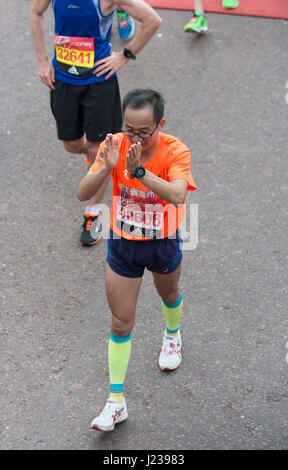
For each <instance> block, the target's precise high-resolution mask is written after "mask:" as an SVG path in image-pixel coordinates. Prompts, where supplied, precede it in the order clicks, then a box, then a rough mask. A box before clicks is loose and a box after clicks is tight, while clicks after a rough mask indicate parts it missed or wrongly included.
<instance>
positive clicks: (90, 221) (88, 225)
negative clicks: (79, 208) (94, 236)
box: [83, 215, 98, 232]
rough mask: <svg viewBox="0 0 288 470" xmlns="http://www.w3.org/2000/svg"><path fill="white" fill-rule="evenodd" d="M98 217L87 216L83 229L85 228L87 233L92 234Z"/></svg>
mask: <svg viewBox="0 0 288 470" xmlns="http://www.w3.org/2000/svg"><path fill="white" fill-rule="evenodd" d="M97 217H98V216H97V215H96V216H91V215H89V216H86V215H85V220H84V223H83V227H84V228H85V230H86V231H87V232H90V230H91V225H92V224H93V222H94V221H95V220H96V219H97Z"/></svg>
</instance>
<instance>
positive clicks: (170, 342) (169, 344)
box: [163, 336, 178, 356]
mask: <svg viewBox="0 0 288 470" xmlns="http://www.w3.org/2000/svg"><path fill="white" fill-rule="evenodd" d="M177 341H178V336H176V337H175V339H174V338H171V336H165V337H164V339H163V352H164V353H165V354H166V355H167V356H169V354H173V352H174V351H176V344H177Z"/></svg>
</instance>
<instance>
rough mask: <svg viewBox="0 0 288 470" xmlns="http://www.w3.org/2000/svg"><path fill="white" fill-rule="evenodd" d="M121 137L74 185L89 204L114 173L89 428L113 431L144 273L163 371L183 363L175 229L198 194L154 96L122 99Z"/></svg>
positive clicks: (122, 404) (121, 407) (122, 405)
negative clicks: (104, 370)
mask: <svg viewBox="0 0 288 470" xmlns="http://www.w3.org/2000/svg"><path fill="white" fill-rule="evenodd" d="M123 113H124V124H123V129H122V134H115V135H112V134H108V135H107V137H106V139H105V141H104V142H103V143H102V144H101V145H100V149H99V152H98V155H97V157H96V160H95V162H94V164H93V165H92V167H91V168H90V171H89V173H88V174H87V175H86V176H85V177H84V178H83V179H82V181H81V182H80V184H79V187H78V193H77V195H78V198H79V199H80V201H85V200H88V199H89V198H90V197H91V194H94V193H95V190H96V191H97V189H98V187H100V186H101V185H102V184H103V182H104V181H105V180H106V178H109V176H110V174H111V175H112V181H113V202H112V211H111V219H110V238H109V239H108V253H107V270H106V294H107V300H108V303H109V306H110V309H111V312H112V332H111V336H110V340H109V346H108V363H109V376H110V397H109V399H108V400H107V403H106V406H105V408H104V410H103V412H102V413H101V414H100V415H99V416H98V417H97V418H95V419H94V420H93V421H92V423H91V427H92V428H93V429H99V430H102V431H112V430H113V429H114V426H115V424H117V423H119V422H121V421H123V420H125V419H126V418H127V417H128V413H127V405H126V401H125V398H124V396H123V388H124V381H125V376H126V371H127V367H128V363H129V359H130V353H131V331H132V329H133V326H134V323H135V312H136V305H137V299H138V295H139V290H140V286H141V281H142V276H143V273H144V270H145V268H147V269H148V270H150V271H151V272H152V275H153V280H154V285H155V287H156V290H157V292H158V294H159V296H160V297H161V306H162V310H163V314H164V317H165V320H166V329H165V332H164V336H163V342H162V351H161V353H160V356H159V367H160V369H161V370H173V369H176V368H177V367H178V366H179V365H180V363H181V361H182V356H181V345H182V342H181V335H180V331H179V323H180V317H181V313H182V309H183V297H182V294H181V293H180V292H179V288H178V281H179V277H180V270H181V261H182V252H181V237H180V234H179V229H178V227H179V225H180V223H181V221H182V219H183V217H184V214H185V199H186V192H187V190H190V191H193V190H195V189H196V186H195V183H194V180H193V177H192V175H191V173H190V164H191V156H190V151H189V149H188V148H187V147H186V146H185V145H184V144H183V143H182V142H180V140H179V139H177V138H176V137H173V136H171V135H168V134H164V133H162V132H161V131H162V129H163V127H164V125H165V122H166V120H165V117H164V100H163V98H162V96H161V95H160V93H158V92H156V91H153V90H146V89H136V90H133V91H131V92H130V93H128V94H127V95H126V97H125V98H124V100H123Z"/></svg>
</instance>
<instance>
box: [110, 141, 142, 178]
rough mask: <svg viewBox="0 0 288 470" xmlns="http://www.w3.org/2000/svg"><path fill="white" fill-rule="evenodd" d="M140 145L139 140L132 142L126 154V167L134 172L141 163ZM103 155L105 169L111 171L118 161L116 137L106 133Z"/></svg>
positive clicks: (130, 171)
mask: <svg viewBox="0 0 288 470" xmlns="http://www.w3.org/2000/svg"><path fill="white" fill-rule="evenodd" d="M141 152H142V145H141V143H140V142H137V143H136V144H132V145H131V147H130V149H129V151H128V154H127V155H126V169H127V170H128V172H129V173H134V172H135V170H136V168H137V166H139V165H140V164H141ZM104 157H105V165H106V169H107V171H109V172H111V171H112V170H113V169H114V168H115V166H116V165H117V163H118V161H119V151H118V138H117V137H116V136H113V135H112V134H107V137H106V139H105V144H104Z"/></svg>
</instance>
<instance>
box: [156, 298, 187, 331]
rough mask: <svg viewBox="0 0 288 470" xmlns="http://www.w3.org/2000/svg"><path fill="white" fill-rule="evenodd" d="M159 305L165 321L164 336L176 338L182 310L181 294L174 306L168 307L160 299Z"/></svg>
mask: <svg viewBox="0 0 288 470" xmlns="http://www.w3.org/2000/svg"><path fill="white" fill-rule="evenodd" d="M161 305H162V310H163V314H164V317H165V320H166V331H165V332H166V334H169V335H171V336H178V328H179V323H180V318H181V314H182V310H183V297H182V294H180V296H179V299H178V300H177V302H175V303H174V304H171V305H168V304H166V302H164V300H163V299H162V301H161Z"/></svg>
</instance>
